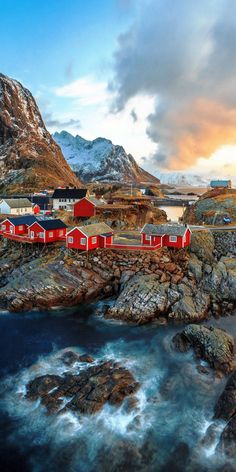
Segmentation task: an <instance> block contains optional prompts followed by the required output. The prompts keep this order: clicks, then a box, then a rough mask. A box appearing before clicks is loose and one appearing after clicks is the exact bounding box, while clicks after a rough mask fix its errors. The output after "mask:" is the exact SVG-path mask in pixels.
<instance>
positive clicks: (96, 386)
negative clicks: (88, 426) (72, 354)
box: [26, 356, 139, 414]
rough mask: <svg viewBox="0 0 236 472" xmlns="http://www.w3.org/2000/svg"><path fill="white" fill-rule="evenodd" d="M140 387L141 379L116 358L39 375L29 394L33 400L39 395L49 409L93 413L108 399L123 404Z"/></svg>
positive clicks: (29, 385)
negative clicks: (57, 372)
mask: <svg viewBox="0 0 236 472" xmlns="http://www.w3.org/2000/svg"><path fill="white" fill-rule="evenodd" d="M84 360H85V363H86V359H85V358H84ZM77 361H78V362H83V358H82V359H81V356H80V357H79V356H78V359H77ZM89 362H91V357H90V356H89ZM138 388H139V384H138V382H136V381H135V379H134V377H133V375H132V374H131V373H130V372H129V371H128V370H127V369H125V368H124V367H121V366H120V365H119V364H118V363H116V362H112V361H105V362H101V363H98V364H94V365H90V366H89V367H87V368H85V369H83V370H81V371H79V372H78V373H73V374H72V373H70V372H65V373H64V374H63V375H60V376H59V375H43V376H40V377H36V378H35V379H34V380H32V381H31V382H29V383H28V385H27V387H26V389H27V391H26V398H27V399H28V400H31V401H35V400H38V399H40V401H41V403H42V404H43V405H44V406H45V407H46V409H47V411H48V412H49V413H58V412H59V413H63V412H65V411H66V410H68V411H73V412H75V413H78V414H92V413H96V412H97V411H99V410H100V409H101V408H102V407H103V406H104V404H105V403H110V404H111V405H120V404H121V403H122V402H123V400H124V399H125V398H126V397H129V396H131V395H133V394H134V393H135V392H136V391H137V390H138Z"/></svg>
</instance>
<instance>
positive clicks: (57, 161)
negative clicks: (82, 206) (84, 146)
mask: <svg viewBox="0 0 236 472" xmlns="http://www.w3.org/2000/svg"><path fill="white" fill-rule="evenodd" d="M0 166H1V167H0V190H1V191H2V192H4V191H6V190H7V192H8V193H14V192H24V191H27V192H31V191H35V190H43V189H45V188H54V187H56V186H60V185H69V186H74V185H78V184H79V180H78V179H77V178H76V176H75V174H74V173H73V172H72V170H71V169H70V167H69V165H68V164H67V162H66V161H65V159H64V157H63V155H62V153H61V150H60V148H59V146H58V145H57V144H56V143H55V141H54V140H53V139H52V137H51V135H50V134H49V132H48V131H47V130H46V128H45V125H44V122H43V120H42V117H41V115H40V112H39V109H38V107H37V104H36V102H35V100H34V98H33V96H32V95H31V93H30V92H29V90H27V89H26V88H24V87H23V86H22V85H21V84H20V83H19V82H17V81H16V80H12V79H10V78H9V77H6V76H5V75H3V74H0Z"/></svg>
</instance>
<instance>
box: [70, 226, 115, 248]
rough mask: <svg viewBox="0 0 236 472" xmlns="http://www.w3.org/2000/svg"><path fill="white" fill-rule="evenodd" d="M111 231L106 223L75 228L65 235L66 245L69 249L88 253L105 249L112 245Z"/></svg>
mask: <svg viewBox="0 0 236 472" xmlns="http://www.w3.org/2000/svg"><path fill="white" fill-rule="evenodd" d="M112 238H113V231H112V229H111V228H110V227H109V226H108V225H107V224H106V223H95V224H92V225H86V226H80V227H75V228H73V229H72V230H71V231H69V232H68V233H67V236H66V245H67V247H68V248H69V249H80V250H81V251H90V250H91V249H97V248H105V247H106V245H107V244H111V243H112Z"/></svg>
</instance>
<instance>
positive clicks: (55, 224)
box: [38, 219, 67, 230]
mask: <svg viewBox="0 0 236 472" xmlns="http://www.w3.org/2000/svg"><path fill="white" fill-rule="evenodd" d="M38 223H39V225H40V226H42V228H43V229H46V230H50V229H61V228H67V225H66V224H65V223H64V222H63V221H61V220H59V219H54V220H38Z"/></svg>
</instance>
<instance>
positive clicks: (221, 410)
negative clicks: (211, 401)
mask: <svg viewBox="0 0 236 472" xmlns="http://www.w3.org/2000/svg"><path fill="white" fill-rule="evenodd" d="M235 413H236V371H234V373H233V374H232V375H231V377H230V378H229V380H228V382H227V384H226V386H225V389H224V391H223V392H222V394H221V396H220V398H219V399H218V401H217V403H216V406H215V418H219V419H223V420H225V421H228V420H230V418H232V417H233V416H234V415H235Z"/></svg>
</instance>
